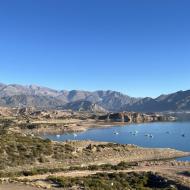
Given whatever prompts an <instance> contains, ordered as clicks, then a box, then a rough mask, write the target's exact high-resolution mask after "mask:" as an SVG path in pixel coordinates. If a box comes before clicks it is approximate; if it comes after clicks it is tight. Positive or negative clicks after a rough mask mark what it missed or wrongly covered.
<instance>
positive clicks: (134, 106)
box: [0, 83, 190, 112]
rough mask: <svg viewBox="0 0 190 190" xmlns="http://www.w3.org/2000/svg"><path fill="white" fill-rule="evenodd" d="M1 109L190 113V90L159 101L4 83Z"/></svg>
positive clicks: (110, 92)
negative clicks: (27, 107)
mask: <svg viewBox="0 0 190 190" xmlns="http://www.w3.org/2000/svg"><path fill="white" fill-rule="evenodd" d="M0 106H4V107H18V106H23V107H24V106H31V107H40V108H48V109H56V108H58V107H61V108H64V109H74V110H75V111H76V110H77V111H78V110H86V109H87V110H88V111H89V110H91V111H94V110H93V108H96V109H95V111H97V110H98V111H100V110H102V111H103V110H105V111H111V112H118V111H135V112H163V111H189V110H190V90H187V91H179V92H176V93H172V94H169V95H161V96H159V97H158V98H155V99H154V98H150V97H147V98H134V97H130V96H127V95H125V94H122V93H120V92H116V91H111V90H108V91H103V90H99V91H94V92H89V91H82V90H72V91H66V90H61V91H58V90H53V89H50V88H46V87H41V86H37V85H29V86H22V85H17V84H10V85H6V84H2V83H0Z"/></svg>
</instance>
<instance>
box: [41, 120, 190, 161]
mask: <svg viewBox="0 0 190 190" xmlns="http://www.w3.org/2000/svg"><path fill="white" fill-rule="evenodd" d="M44 137H45V138H49V139H51V140H56V141H66V140H93V141H105V142H114V143H120V144H135V145H138V146H142V147H151V148H152V147H153V148H174V149H178V150H182V151H189V152H190V122H156V123H143V124H128V125H126V126H114V127H108V128H93V129H89V130H88V131H85V132H80V133H77V134H76V135H74V134H63V135H60V137H59V136H56V135H45V136H44ZM179 160H183V161H185V160H188V161H190V157H186V158H180V159H179Z"/></svg>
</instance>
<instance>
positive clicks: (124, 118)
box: [98, 112, 176, 123]
mask: <svg viewBox="0 0 190 190" xmlns="http://www.w3.org/2000/svg"><path fill="white" fill-rule="evenodd" d="M175 119H176V118H175V117H171V116H165V115H158V114H144V113H136V112H119V113H108V114H106V115H101V116H99V117H98V120H103V121H108V122H128V123H143V122H154V121H173V120H175Z"/></svg>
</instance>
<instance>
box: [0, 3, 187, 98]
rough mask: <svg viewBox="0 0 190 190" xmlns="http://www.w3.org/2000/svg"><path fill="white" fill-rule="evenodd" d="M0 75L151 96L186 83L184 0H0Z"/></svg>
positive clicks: (63, 86) (22, 81)
mask: <svg viewBox="0 0 190 190" xmlns="http://www.w3.org/2000/svg"><path fill="white" fill-rule="evenodd" d="M0 82H2V83H8V84H9V83H19V84H38V85H43V86H48V87H51V88H56V89H68V90H70V89H84V90H91V91H92V90H97V89H111V90H118V91H121V92H124V93H126V94H129V95H131V96H153V97H155V96H158V95H160V94H162V93H170V92H174V91H177V90H181V89H182V90H186V89H190V1H189V0H1V1H0Z"/></svg>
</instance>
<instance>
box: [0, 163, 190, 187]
mask: <svg viewBox="0 0 190 190" xmlns="http://www.w3.org/2000/svg"><path fill="white" fill-rule="evenodd" d="M149 171H151V172H157V173H160V174H163V175H165V176H168V177H170V178H173V179H175V180H180V181H181V182H184V183H185V184H189V187H190V178H189V177H186V176H183V175H179V174H178V173H179V172H183V171H190V166H188V167H187V166H173V167H171V166H164V165H162V166H143V167H138V168H134V169H128V170H117V171H116V170H110V171H106V170H105V171H102V170H96V171H90V170H85V171H70V172H58V173H54V174H50V173H49V174H44V175H35V176H28V177H19V178H18V179H20V180H23V179H28V180H29V181H35V180H45V179H46V178H47V177H48V176H50V175H53V176H57V177H59V176H63V177H84V176H89V175H93V174H97V173H119V172H122V173H130V172H149ZM0 190H1V189H0Z"/></svg>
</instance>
